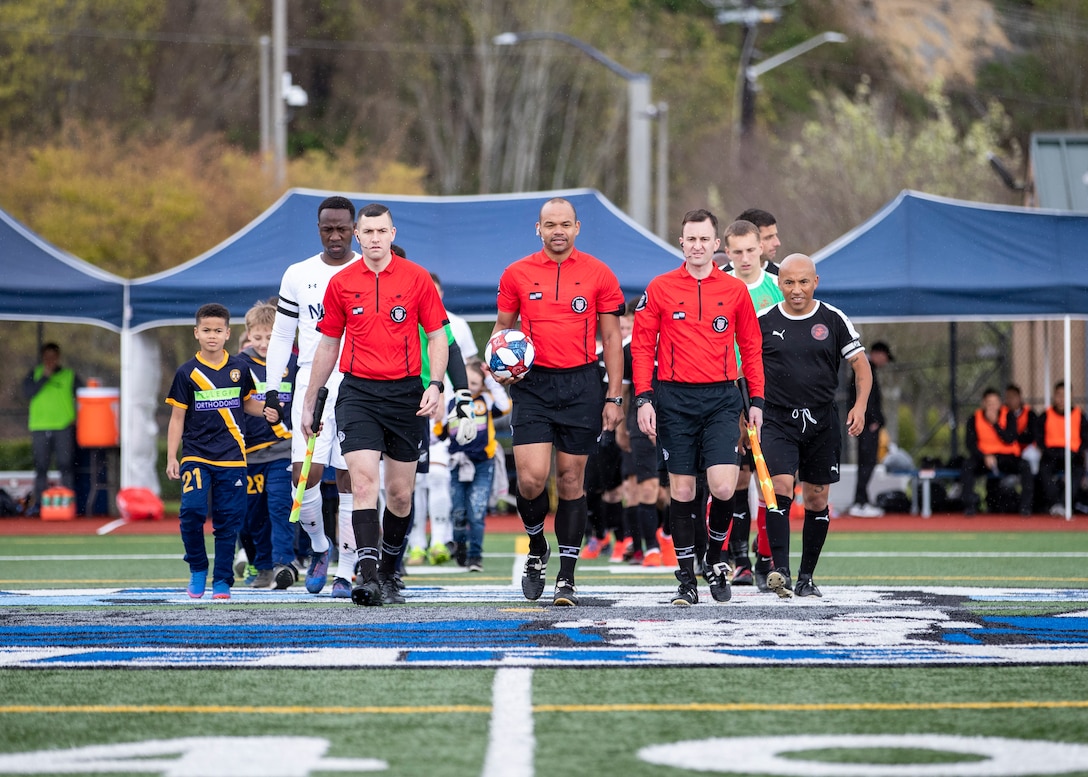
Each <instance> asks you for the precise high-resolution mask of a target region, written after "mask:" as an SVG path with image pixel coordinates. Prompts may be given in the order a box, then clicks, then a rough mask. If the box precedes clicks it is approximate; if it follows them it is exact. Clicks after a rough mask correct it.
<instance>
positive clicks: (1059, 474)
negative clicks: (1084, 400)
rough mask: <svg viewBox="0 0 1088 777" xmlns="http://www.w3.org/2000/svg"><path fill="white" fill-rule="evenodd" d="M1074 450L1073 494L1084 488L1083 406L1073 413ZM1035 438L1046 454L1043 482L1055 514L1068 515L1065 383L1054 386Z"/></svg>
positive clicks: (1087, 426) (1087, 427)
mask: <svg viewBox="0 0 1088 777" xmlns="http://www.w3.org/2000/svg"><path fill="white" fill-rule="evenodd" d="M1069 434H1070V438H1071V440H1070V446H1069V447H1070V449H1071V450H1072V453H1073V459H1072V461H1073V494H1074V495H1076V493H1077V490H1078V489H1079V488H1082V487H1084V486H1085V485H1088V484H1085V483H1084V482H1083V481H1084V479H1085V478H1084V452H1085V444H1086V443H1088V419H1085V417H1084V413H1083V411H1081V409H1080V408H1079V407H1072V408H1071V409H1070V411H1069ZM1035 439H1036V442H1037V443H1038V445H1039V449H1040V450H1041V451H1042V457H1041V458H1040V459H1039V482H1040V483H1041V485H1042V488H1043V493H1044V494H1045V495H1046V503H1047V504H1048V505H1050V514H1051V515H1065V483H1064V480H1063V478H1064V476H1065V382H1064V381H1058V382H1057V383H1056V384H1054V395H1053V399H1052V400H1051V403H1050V407H1048V408H1047V409H1046V411H1045V412H1044V413H1042V414H1040V415H1039V420H1038V423H1037V424H1036V432H1035Z"/></svg>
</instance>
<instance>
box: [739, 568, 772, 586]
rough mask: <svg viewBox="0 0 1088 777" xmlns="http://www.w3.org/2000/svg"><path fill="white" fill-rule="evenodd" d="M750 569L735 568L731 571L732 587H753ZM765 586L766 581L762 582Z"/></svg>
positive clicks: (753, 580) (753, 581) (752, 576)
mask: <svg viewBox="0 0 1088 777" xmlns="http://www.w3.org/2000/svg"><path fill="white" fill-rule="evenodd" d="M755 584H756V583H755V579H754V575H753V574H752V569H751V567H737V568H736V569H734V570H733V585H755ZM764 584H766V581H764Z"/></svg>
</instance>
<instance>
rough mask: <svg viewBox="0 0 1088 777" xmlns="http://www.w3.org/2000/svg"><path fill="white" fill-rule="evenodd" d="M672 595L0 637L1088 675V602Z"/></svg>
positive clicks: (96, 599) (271, 613) (598, 593)
mask: <svg viewBox="0 0 1088 777" xmlns="http://www.w3.org/2000/svg"><path fill="white" fill-rule="evenodd" d="M671 590H672V589H671V588H649V587H631V586H627V587H625V586H614V587H592V588H587V590H586V591H585V592H584V594H583V602H584V603H586V604H588V606H580V607H577V608H573V609H565V608H559V609H556V608H552V607H550V606H548V605H547V604H546V603H540V602H526V601H525V600H524V599H523V598H521V597H520V595H519V594H520V592H519V591H515V590H513V589H512V587H509V586H493V587H488V586H474V587H463V586H462V587H456V586H453V587H449V588H444V587H440V586H439V587H427V588H418V589H417V588H412V587H409V589H408V592H407V593H408V597H409V602H411V603H415V604H423V605H427V604H442V605H458V604H466V605H472V606H465V607H457V606H454V607H443V608H434V607H410V606H409V607H397V608H392V607H389V608H381V609H380V610H369V609H368V608H357V607H355V606H354V605H352V604H351V603H350V602H344V601H339V600H331V599H329V598H328V597H314V596H312V595H310V594H307V593H305V592H303V591H302V590H301V589H299V590H298V591H283V592H256V591H239V595H238V596H236V597H234V598H232V599H231V600H230V601H229V602H225V603H212V602H210V601H203V600H202V601H196V602H194V601H192V600H190V599H188V597H187V596H186V595H185V594H184V593H183V592H182V591H180V590H178V589H152V588H134V589H92V590H74V591H60V590H38V591H8V592H2V593H3V595H0V613H4V614H8V615H14V614H16V613H19V615H18V616H17V617H15V618H9V619H6V620H5V621H2V623H3V625H0V666H9V667H90V666H95V667H103V666H111V667H170V666H178V667H186V666H203V667H254V668H255V667H313V668H319V667H393V666H479V667H500V666H526V667H533V666H715V665H721V666H729V665H737V666H742V665H749V666H750V665H766V666H789V665H813V664H816V665H831V666H835V665H889V666H896V665H936V664H949V665H952V664H1012V663H1018V664H1056V663H1088V591H1086V590H1082V589H1071V590H1065V591H1046V590H1036V589H1008V590H1004V591H1000V590H995V589H971V588H907V587H868V588H867V587H845V586H844V587H834V586H827V587H825V588H824V592H825V597H824V598H823V599H803V600H789V601H784V600H779V599H778V598H777V597H773V596H769V595H767V594H758V593H757V592H754V591H753V592H747V591H745V592H740V593H739V594H735V596H734V600H733V601H731V602H729V603H723V604H717V603H713V602H708V603H705V604H704V603H700V604H699V605H697V606H696V607H692V608H690V609H684V610H678V609H677V608H674V607H672V606H671V605H669V604H666V602H667V600H668V597H667V593H668V592H669V591H671ZM1002 601H1007V602H1015V603H1017V604H1018V605H1022V604H1025V603H1038V604H1041V605H1042V606H1047V605H1054V606H1056V607H1057V606H1058V605H1060V608H1059V609H1060V610H1062V612H1061V613H1060V614H1054V615H1048V614H1045V613H1041V614H1038V615H1031V616H1003V615H996V616H995V615H992V614H986V615H983V614H979V613H977V612H975V611H974V606H975V604H977V603H979V602H1002ZM255 602H259V603H261V604H262V605H263V606H262V607H254V606H252V605H253V604H254V603H255ZM307 604H308V605H310V606H306V605H307ZM277 605H282V606H277ZM1070 605H1072V606H1070ZM134 606H142V607H144V608H146V612H145V613H142V614H141V615H140V620H138V621H127V622H122V623H117V622H116V619H115V618H110V619H109V621H108V622H107V621H106V620H105V618H107V617H108V616H109V615H110V614H111V612H117V611H118V610H124V609H125V608H130V607H134ZM11 607H16V608H21V609H17V610H12V609H11ZM5 608H7V610H6V613H5ZM224 608H226V609H224ZM156 610H157V611H158V612H156ZM217 613H223V614H222V615H218V614H217ZM227 613H229V615H228V614H227ZM160 615H161V617H160ZM217 619H218V620H217ZM227 620H229V622H224V621H227Z"/></svg>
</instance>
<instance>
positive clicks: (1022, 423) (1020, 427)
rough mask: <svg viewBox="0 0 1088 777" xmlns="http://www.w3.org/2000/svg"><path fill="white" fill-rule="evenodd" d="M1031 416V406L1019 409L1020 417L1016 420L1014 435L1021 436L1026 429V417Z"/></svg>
mask: <svg viewBox="0 0 1088 777" xmlns="http://www.w3.org/2000/svg"><path fill="white" fill-rule="evenodd" d="M1030 415H1031V405H1024V406H1022V407H1021V408H1020V416H1019V417H1018V418H1017V419H1016V433H1017V435H1021V434H1023V433H1024V432H1026V431H1027V429H1028V417H1029V416H1030Z"/></svg>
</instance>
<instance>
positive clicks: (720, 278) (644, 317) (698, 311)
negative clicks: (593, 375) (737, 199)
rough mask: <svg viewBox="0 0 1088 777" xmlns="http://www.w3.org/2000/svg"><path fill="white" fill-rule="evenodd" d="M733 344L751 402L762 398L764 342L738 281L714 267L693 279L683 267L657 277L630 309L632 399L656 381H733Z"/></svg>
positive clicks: (745, 293)
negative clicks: (632, 325)
mask: <svg viewBox="0 0 1088 777" xmlns="http://www.w3.org/2000/svg"><path fill="white" fill-rule="evenodd" d="M734 339H735V340H736V342H737V344H738V345H739V346H740V356H741V359H742V360H743V362H744V375H745V377H747V378H748V390H749V393H750V394H751V395H752V397H759V398H762V397H763V337H762V335H761V334H760V329H759V323H758V322H757V321H756V311H755V308H754V307H752V297H751V295H750V294H749V293H748V287H747V286H745V285H744V283H743V282H742V281H739V280H737V279H736V278H734V277H733V276H731V275H728V274H726V273H724V272H722V271H721V270H719V269H718V268H717V267H715V268H714V270H713V272H711V273H710V275H708V276H707V277H706V278H703V279H702V280H697V279H696V278H693V277H692V276H691V274H690V273H689V272H688V271H687V268H686V267H685V266H683V265H681V266H680V267H678V268H676V269H675V270H672V271H671V272H667V273H664V274H662V275H659V276H657V277H656V278H654V279H653V280H652V281H650V285H649V286H648V287H647V288H646V293H645V294H644V295H643V296H642V299H641V300H640V301H639V304H638V308H636V310H635V329H634V332H633V333H632V335H631V362H632V373H633V377H634V384H635V394H636V395H638V394H642V393H643V392H646V391H650V390H652V389H653V384H652V380H653V376H654V359H655V357H656V359H657V377H658V379H659V380H667V381H675V382H677V383H718V382H722V381H726V380H735V379H736V378H737V359H736V355H735V351H734V349H733V342H734Z"/></svg>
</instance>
